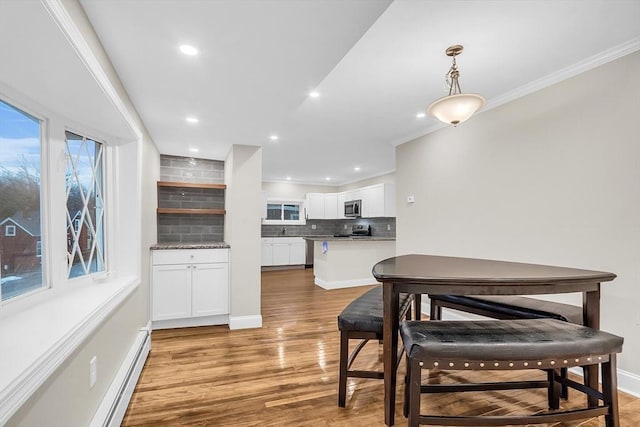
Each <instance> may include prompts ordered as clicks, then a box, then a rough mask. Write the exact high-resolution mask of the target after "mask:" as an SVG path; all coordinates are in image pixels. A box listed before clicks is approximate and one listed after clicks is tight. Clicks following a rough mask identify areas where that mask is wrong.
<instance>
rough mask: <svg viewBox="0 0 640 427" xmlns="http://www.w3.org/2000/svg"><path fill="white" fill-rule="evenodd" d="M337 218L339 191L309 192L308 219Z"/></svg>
mask: <svg viewBox="0 0 640 427" xmlns="http://www.w3.org/2000/svg"><path fill="white" fill-rule="evenodd" d="M337 218H338V194H337V193H307V219H337Z"/></svg>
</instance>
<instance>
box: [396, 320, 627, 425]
mask: <svg viewBox="0 0 640 427" xmlns="http://www.w3.org/2000/svg"><path fill="white" fill-rule="evenodd" d="M400 335H401V337H402V341H403V343H404V348H405V351H406V354H407V362H408V363H407V375H408V381H407V384H408V385H407V386H406V388H405V407H404V412H405V416H408V418H409V426H410V427H412V426H418V425H420V424H437V425H460V426H462V425H466V426H479V425H483V426H488V425H516V424H518V425H520V424H522V425H530V424H541V423H556V422H562V421H568V420H577V419H586V418H593V417H597V416H602V415H604V417H605V425H606V426H607V427H617V426H619V417H618V399H617V381H616V354H617V353H620V352H621V351H622V344H623V338H621V337H618V336H616V335H613V334H610V333H607V332H604V331H598V330H595V329H591V328H588V327H586V326H581V325H576V324H573V323H569V322H566V321H561V320H558V319H549V318H542V319H517V320H477V321H475V320H468V321H466V320H464V321H446V320H441V321H433V322H432V321H428V322H419V321H407V322H402V323H401V325H400ZM590 365H597V366H599V367H600V374H601V377H602V391H600V390H599V389H598V388H597V383H596V387H595V388H591V387H589V386H588V385H582V384H579V383H576V382H574V381H571V380H569V379H567V378H563V377H562V376H560V375H558V371H559V369H560V368H565V369H566V368H570V367H575V366H590ZM422 369H445V370H527V369H531V370H537V369H543V370H545V371H546V372H547V380H546V381H519V382H513V381H512V382H508V383H501V382H498V383H496V382H492V383H463V384H449V383H447V384H440V383H438V384H426V385H425V384H422V378H423V376H422V374H421V371H422ZM561 384H564V385H566V386H569V387H572V388H575V389H577V390H579V391H582V392H584V393H588V394H589V395H590V396H592V397H595V398H597V399H599V400H600V401H601V402H602V404H600V405H596V406H589V407H588V408H585V409H578V410H575V409H574V410H565V411H562V410H559V409H560V403H559V402H560V385H561ZM538 387H544V388H547V393H548V405H549V408H550V409H551V411H550V412H546V413H539V412H538V413H530V414H522V415H514V414H510V415H491V416H482V415H480V416H470V415H468V416H467V415H452V414H446V415H435V414H429V415H423V414H421V413H420V394H421V393H441V392H463V391H487V390H502V389H520V388H538Z"/></svg>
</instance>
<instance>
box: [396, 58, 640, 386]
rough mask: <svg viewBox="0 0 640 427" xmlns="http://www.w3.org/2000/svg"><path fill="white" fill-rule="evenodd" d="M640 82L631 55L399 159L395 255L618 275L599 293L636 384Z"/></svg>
mask: <svg viewBox="0 0 640 427" xmlns="http://www.w3.org/2000/svg"><path fill="white" fill-rule="evenodd" d="M638 75H640V53H638V52H636V53H634V54H631V55H628V56H626V57H623V58H621V59H618V60H616V61H614V62H611V63H609V64H606V65H604V66H601V67H598V68H595V69H593V70H591V71H588V72H586V73H584V74H581V75H578V76H576V77H574V78H571V79H569V80H566V81H564V82H561V83H559V84H556V85H554V86H551V87H548V88H546V89H543V90H541V91H539V92H536V93H533V94H531V95H528V96H526V97H524V98H521V99H519V100H516V101H514V102H511V103H509V104H506V105H503V106H501V107H499V108H496V109H493V110H490V111H487V112H485V113H481V114H478V115H477V116H475V117H473V118H472V119H471V120H469V121H468V122H466V123H464V124H462V125H460V126H459V127H458V128H452V127H449V128H445V129H442V130H440V131H437V132H435V133H432V134H429V135H426V136H424V137H421V138H418V139H416V140H414V141H412V142H409V143H406V144H403V145H400V146H398V147H397V150H396V159H397V160H396V184H397V199H396V200H397V208H398V216H397V253H398V254H407V253H431V254H442V255H458V256H470V257H481V258H492V259H502V260H517V261H523V262H533V263H542V264H553V265H562V266H569V267H578V268H586V269H593V270H604V271H611V272H614V273H616V274H617V275H618V278H617V279H616V280H615V281H613V282H609V283H605V284H603V285H602V303H601V307H602V322H601V323H602V324H601V326H602V328H603V329H605V330H608V331H611V332H613V333H616V334H619V335H622V336H624V337H625V344H624V351H623V353H622V355H621V358H620V361H619V368H620V369H622V370H625V371H628V372H631V373H633V374H635V375H640V359H639V358H638V357H637V355H638V354H640V311H639V310H638V307H639V306H640V287H639V286H638V283H639V282H640V263H639V261H640V79H638ZM408 195H415V200H416V202H415V203H414V204H413V205H409V204H407V203H406V196H408ZM570 301H571V302H574V303H578V302H579V301H580V300H579V298H578V297H577V296H572V297H571V298H570ZM638 378H640V377H638ZM638 385H640V382H639V383H638ZM636 391H637V392H639V393H640V389H638V390H636Z"/></svg>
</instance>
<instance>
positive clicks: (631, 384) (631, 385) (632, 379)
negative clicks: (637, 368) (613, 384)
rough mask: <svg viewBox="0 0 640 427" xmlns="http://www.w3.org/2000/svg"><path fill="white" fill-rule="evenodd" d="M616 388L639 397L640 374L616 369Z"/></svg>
mask: <svg viewBox="0 0 640 427" xmlns="http://www.w3.org/2000/svg"><path fill="white" fill-rule="evenodd" d="M618 390H620V391H622V392H625V393H627V394H630V395H632V396H635V397H640V375H636V374H634V373H632V372H627V371H623V370H622V369H618Z"/></svg>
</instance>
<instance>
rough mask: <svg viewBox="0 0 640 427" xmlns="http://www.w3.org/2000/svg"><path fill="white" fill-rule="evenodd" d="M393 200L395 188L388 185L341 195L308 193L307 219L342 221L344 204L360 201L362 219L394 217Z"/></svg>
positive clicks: (394, 207)
mask: <svg viewBox="0 0 640 427" xmlns="http://www.w3.org/2000/svg"><path fill="white" fill-rule="evenodd" d="M395 198H396V195H395V186H394V185H393V184H388V183H383V184H376V185H370V186H368V187H362V188H357V189H355V190H349V191H344V192H342V193H308V194H307V219H344V218H345V216H344V203H345V202H348V201H351V200H362V217H363V218H378V217H394V216H396V200H395Z"/></svg>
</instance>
